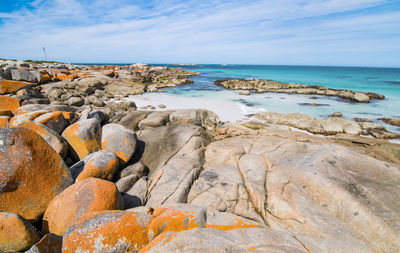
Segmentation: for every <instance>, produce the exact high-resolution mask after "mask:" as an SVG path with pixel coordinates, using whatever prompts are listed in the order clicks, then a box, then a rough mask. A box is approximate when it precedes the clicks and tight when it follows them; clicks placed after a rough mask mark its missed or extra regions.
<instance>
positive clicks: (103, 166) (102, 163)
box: [76, 150, 119, 182]
mask: <svg viewBox="0 0 400 253" xmlns="http://www.w3.org/2000/svg"><path fill="white" fill-rule="evenodd" d="M118 164H119V162H118V157H117V156H116V155H115V154H114V153H113V152H111V151H108V150H100V151H98V152H96V153H93V154H92V155H90V158H89V159H88V161H85V167H84V168H83V170H82V172H81V173H80V174H79V176H78V177H77V178H76V181H77V182H79V181H82V180H84V179H86V178H90V177H95V178H100V179H105V180H109V181H111V180H112V178H113V176H114V174H115V172H116V171H117V169H118Z"/></svg>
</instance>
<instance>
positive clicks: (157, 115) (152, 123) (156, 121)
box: [138, 111, 170, 129]
mask: <svg viewBox="0 0 400 253" xmlns="http://www.w3.org/2000/svg"><path fill="white" fill-rule="evenodd" d="M169 113H170V112H168V111H165V112H163V111H160V112H159V111H155V112H152V113H150V114H149V115H147V117H146V118H145V119H143V120H142V121H140V123H139V125H138V126H139V129H145V128H152V127H159V126H165V125H166V124H167V123H168V122H169Z"/></svg>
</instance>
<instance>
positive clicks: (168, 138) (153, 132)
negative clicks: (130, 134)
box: [137, 125, 206, 176]
mask: <svg viewBox="0 0 400 253" xmlns="http://www.w3.org/2000/svg"><path fill="white" fill-rule="evenodd" d="M137 134H138V139H139V140H140V141H141V142H143V146H140V148H141V149H142V150H139V151H138V153H142V156H141V161H142V162H143V164H144V165H145V166H147V167H148V168H149V169H150V173H149V174H150V176H152V175H154V174H155V172H156V171H158V170H159V169H160V168H161V167H163V166H164V165H165V164H166V163H167V161H168V160H169V159H170V158H171V157H172V156H174V155H175V154H177V153H178V151H179V150H180V149H181V148H182V147H183V146H184V145H185V144H186V143H188V142H189V140H190V139H191V138H192V137H194V136H201V137H204V138H206V133H205V131H204V130H203V129H202V128H201V127H198V126H194V125H169V126H162V127H157V128H148V129H144V130H142V131H139V132H137ZM141 142H140V143H141Z"/></svg>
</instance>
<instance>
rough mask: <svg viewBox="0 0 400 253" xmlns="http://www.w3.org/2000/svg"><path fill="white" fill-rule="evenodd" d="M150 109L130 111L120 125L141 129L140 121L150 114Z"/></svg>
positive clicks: (133, 129) (134, 129) (131, 128)
mask: <svg viewBox="0 0 400 253" xmlns="http://www.w3.org/2000/svg"><path fill="white" fill-rule="evenodd" d="M150 113H151V112H150V111H134V112H128V113H126V115H125V116H124V117H123V118H122V119H121V121H120V122H119V124H120V125H123V126H124V127H126V128H128V129H130V130H132V131H137V130H138V129H139V122H140V121H142V120H143V119H145V118H146V117H147V115H149V114H150Z"/></svg>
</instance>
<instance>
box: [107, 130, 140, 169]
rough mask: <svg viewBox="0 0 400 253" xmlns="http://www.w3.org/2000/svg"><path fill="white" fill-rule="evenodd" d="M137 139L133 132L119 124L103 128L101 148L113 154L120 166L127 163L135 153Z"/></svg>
mask: <svg viewBox="0 0 400 253" xmlns="http://www.w3.org/2000/svg"><path fill="white" fill-rule="evenodd" d="M136 142H137V137H136V134H135V132H133V131H132V130H129V129H127V128H125V127H123V126H121V125H119V124H107V125H105V126H103V130H102V138H101V147H102V149H104V150H109V151H111V152H114V153H115V154H116V155H117V156H118V158H119V159H120V162H121V164H125V163H127V162H128V161H129V160H130V159H131V157H132V155H133V154H134V153H135V151H136Z"/></svg>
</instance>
